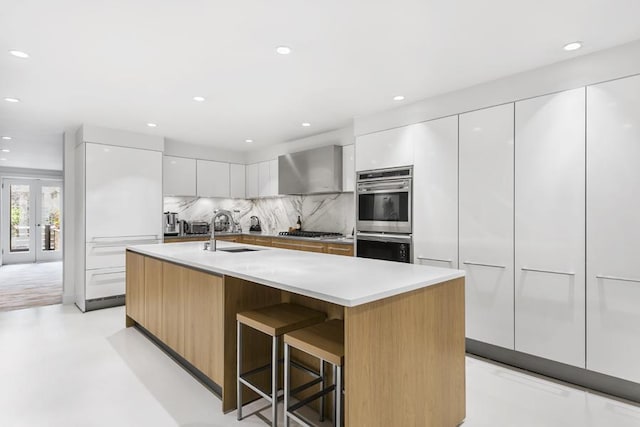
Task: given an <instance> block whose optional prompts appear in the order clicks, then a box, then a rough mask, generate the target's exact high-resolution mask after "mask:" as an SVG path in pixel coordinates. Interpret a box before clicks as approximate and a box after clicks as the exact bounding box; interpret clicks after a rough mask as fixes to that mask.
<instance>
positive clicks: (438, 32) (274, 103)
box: [0, 0, 640, 150]
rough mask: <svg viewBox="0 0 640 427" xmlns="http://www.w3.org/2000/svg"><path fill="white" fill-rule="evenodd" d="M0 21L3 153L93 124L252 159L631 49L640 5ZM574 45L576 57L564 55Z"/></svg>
mask: <svg viewBox="0 0 640 427" xmlns="http://www.w3.org/2000/svg"><path fill="white" fill-rule="evenodd" d="M0 11H1V13H0V98H4V97H6V96H13V97H18V98H20V99H21V100H22V102H21V103H19V104H9V103H6V102H4V101H0V134H3V135H5V134H10V135H11V134H14V135H23V137H24V139H25V140H22V138H15V139H14V142H13V144H14V145H17V144H23V143H25V144H26V143H27V142H28V141H27V140H31V141H39V142H40V143H43V142H44V141H53V142H59V141H60V138H61V136H60V135H61V133H62V132H63V130H64V129H65V128H69V127H76V126H78V125H80V124H81V123H91V124H95V125H101V126H108V127H113V128H119V129H126V130H131V131H137V132H147V133H154V134H158V135H163V136H166V137H168V138H172V139H175V140H180V141H187V142H191V143H196V144H206V145H214V146H218V147H221V148H228V149H233V150H247V149H253V148H258V147H264V146H266V145H270V144H275V143H280V142H284V141H288V140H292V139H297V138H302V137H305V136H308V135H312V134H316V133H319V132H323V131H327V130H331V129H336V128H340V127H343V126H345V125H347V124H349V123H350V122H351V119H352V118H353V117H356V116H363V115H367V114H370V113H373V112H377V111H381V110H385V109H390V108H393V107H395V106H398V103H397V102H394V101H393V100H392V97H393V96H394V95H399V94H401V95H404V96H406V100H405V101H403V102H404V103H409V102H412V101H415V100H418V99H423V98H426V97H429V96H432V95H435V94H440V93H444V92H448V91H452V90H456V89H460V88H463V87H466V86H470V85H473V84H477V83H481V82H484V81H488V80H493V79H496V78H499V77H502V76H505V75H509V74H513V73H516V72H520V71H524V70H528V69H532V68H535V67H539V66H542V65H547V64H550V63H553V62H557V61H561V60H564V59H567V58H571V57H574V56H576V55H583V54H586V53H590V52H593V51H596V50H601V49H604V48H608V47H611V46H615V45H619V44H622V43H625V42H628V41H632V40H635V39H639V38H640V25H638V19H637V18H638V16H640V1H637V0H588V1H585V0H562V1H558V0H538V1H527V2H524V1H513V0H483V1H478V0H456V1H452V0H449V1H444V0H440V1H435V0H395V1H388V0H386V1H383V0H347V1H345V0H341V1H338V0H324V1H309V0H271V1H265V0H247V1H241V0H237V1H224V2H223V1H216V0H189V1H178V0H174V1H170V0H136V1H131V0H110V1H105V2H97V1H87V0H56V1H51V0H0ZM574 40H582V41H584V48H583V49H581V50H579V51H577V52H571V53H569V52H565V51H563V50H562V46H563V45H564V44H565V43H567V42H570V41H574ZM278 45H287V46H291V48H292V49H293V53H292V54H291V55H289V56H281V55H277V54H276V53H275V47H276V46H278ZM9 49H20V50H23V51H26V52H28V53H29V54H30V55H31V58H30V59H27V60H21V59H18V58H15V57H13V56H11V55H9V54H8V53H7V51H8V50H9ZM196 95H202V96H205V97H206V98H207V100H206V102H204V103H197V102H194V101H193V100H192V97H193V96H196ZM303 121H308V122H310V123H311V124H312V126H311V127H309V128H303V127H301V126H300V123H301V122H303ZM147 122H155V123H157V124H158V127H157V128H155V129H151V128H148V127H147V126H146V123H147ZM246 138H251V139H253V140H254V141H255V142H254V143H253V144H251V145H249V144H246V143H245V142H244V140H245V139H246Z"/></svg>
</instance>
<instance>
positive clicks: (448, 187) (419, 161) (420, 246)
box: [413, 116, 458, 268]
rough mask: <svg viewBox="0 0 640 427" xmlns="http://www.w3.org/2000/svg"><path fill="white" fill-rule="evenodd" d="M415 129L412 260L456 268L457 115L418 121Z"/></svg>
mask: <svg viewBox="0 0 640 427" xmlns="http://www.w3.org/2000/svg"><path fill="white" fill-rule="evenodd" d="M417 129H420V131H421V132H420V133H418V132H417V131H416V139H415V140H414V157H415V164H414V167H413V179H414V186H413V217H414V218H415V220H414V222H413V244H414V248H413V253H414V263H416V264H424V265H431V266H434V267H444V268H458V116H452V117H445V118H443V119H438V120H432V121H430V122H425V123H421V124H419V125H417ZM418 136H419V138H418Z"/></svg>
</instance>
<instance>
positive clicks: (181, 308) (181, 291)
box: [158, 262, 188, 357]
mask: <svg viewBox="0 0 640 427" xmlns="http://www.w3.org/2000/svg"><path fill="white" fill-rule="evenodd" d="M187 278H188V277H187V269H186V268H184V267H180V266H179V265H176V264H171V263H168V262H165V263H163V277H162V311H161V313H160V316H161V319H162V320H161V324H162V327H161V328H160V336H159V337H158V338H160V340H162V341H163V342H164V343H165V344H167V345H168V346H169V347H171V348H172V349H173V350H174V351H175V352H176V353H178V354H179V355H180V356H183V357H185V351H184V337H185V334H184V329H185V305H186V303H185V289H186V287H187V286H188V282H187Z"/></svg>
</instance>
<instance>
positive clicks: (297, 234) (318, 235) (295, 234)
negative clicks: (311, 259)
mask: <svg viewBox="0 0 640 427" xmlns="http://www.w3.org/2000/svg"><path fill="white" fill-rule="evenodd" d="M278 234H279V235H280V236H292V237H315V238H318V239H320V238H322V237H339V236H342V233H331V232H327V231H281V232H280V233H278Z"/></svg>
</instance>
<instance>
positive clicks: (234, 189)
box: [230, 163, 246, 199]
mask: <svg viewBox="0 0 640 427" xmlns="http://www.w3.org/2000/svg"><path fill="white" fill-rule="evenodd" d="M230 168H231V170H230V175H231V183H230V193H231V197H233V198H235V199H244V198H245V195H246V191H245V184H246V183H245V181H246V178H245V173H246V172H245V169H246V167H245V166H244V165H238V164H235V163H231V166H230Z"/></svg>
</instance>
